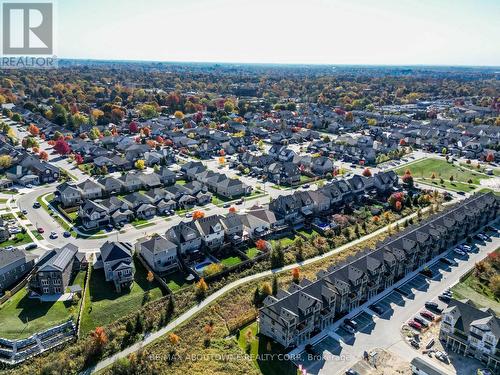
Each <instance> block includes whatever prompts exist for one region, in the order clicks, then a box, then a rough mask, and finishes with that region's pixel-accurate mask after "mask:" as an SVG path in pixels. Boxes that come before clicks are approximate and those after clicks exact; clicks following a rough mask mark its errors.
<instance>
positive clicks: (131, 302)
mask: <svg viewBox="0 0 500 375" xmlns="http://www.w3.org/2000/svg"><path fill="white" fill-rule="evenodd" d="M134 264H135V276H134V279H135V280H134V282H133V284H132V286H131V288H130V291H122V293H117V292H116V291H115V287H114V285H113V283H112V282H107V281H106V280H105V278H104V271H103V270H102V269H100V270H92V274H91V277H90V282H89V289H88V293H87V295H86V297H85V308H84V309H83V312H82V326H81V329H82V332H83V334H86V333H88V332H90V331H92V330H93V329H94V328H95V327H98V326H103V325H106V324H109V323H111V322H113V321H115V320H117V319H119V318H121V317H123V316H125V315H127V314H129V313H131V312H133V311H137V310H138V309H139V307H141V306H142V305H143V302H144V301H143V299H144V295H145V292H146V291H148V290H149V291H150V299H151V300H155V299H158V298H160V297H161V296H162V295H163V292H162V290H161V289H160V286H159V284H158V283H157V282H156V281H154V280H153V282H152V283H150V282H149V281H147V279H146V276H147V274H146V270H145V269H144V267H143V266H142V264H140V262H138V261H135V262H134Z"/></svg>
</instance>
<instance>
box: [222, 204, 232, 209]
mask: <svg viewBox="0 0 500 375" xmlns="http://www.w3.org/2000/svg"><path fill="white" fill-rule="evenodd" d="M222 207H224V208H229V207H231V203H224V206H222Z"/></svg>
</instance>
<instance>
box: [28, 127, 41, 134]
mask: <svg viewBox="0 0 500 375" xmlns="http://www.w3.org/2000/svg"><path fill="white" fill-rule="evenodd" d="M28 132H29V133H30V134H31V135H32V136H33V137H37V136H38V135H39V134H40V129H38V127H37V126H36V125H35V124H30V126H28Z"/></svg>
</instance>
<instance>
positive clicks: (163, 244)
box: [140, 235, 176, 254]
mask: <svg viewBox="0 0 500 375" xmlns="http://www.w3.org/2000/svg"><path fill="white" fill-rule="evenodd" d="M140 247H141V250H142V249H146V250H148V251H149V252H151V253H153V254H158V253H162V252H164V251H167V250H171V249H172V248H173V249H176V246H175V244H174V243H172V242H170V241H169V240H167V239H166V238H165V237H163V236H159V235H155V236H153V237H151V238H150V239H148V240H145V241H141V242H140Z"/></svg>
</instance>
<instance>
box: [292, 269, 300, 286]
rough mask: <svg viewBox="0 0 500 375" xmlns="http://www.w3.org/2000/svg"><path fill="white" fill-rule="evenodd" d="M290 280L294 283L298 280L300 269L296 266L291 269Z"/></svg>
mask: <svg viewBox="0 0 500 375" xmlns="http://www.w3.org/2000/svg"><path fill="white" fill-rule="evenodd" d="M292 280H293V282H294V283H296V284H298V283H299V281H300V269H299V268H298V267H295V268H293V269H292Z"/></svg>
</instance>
